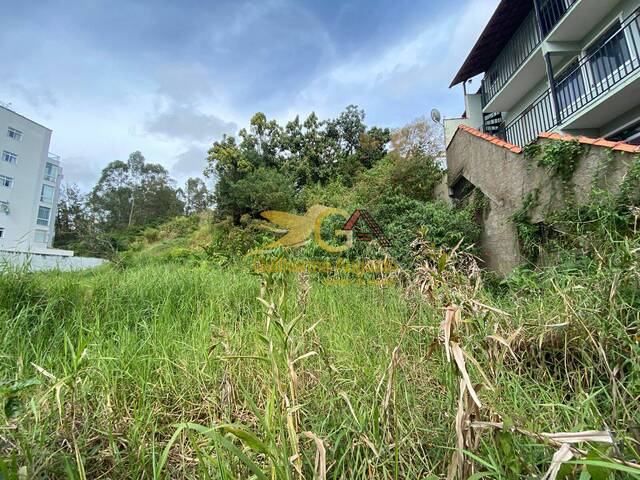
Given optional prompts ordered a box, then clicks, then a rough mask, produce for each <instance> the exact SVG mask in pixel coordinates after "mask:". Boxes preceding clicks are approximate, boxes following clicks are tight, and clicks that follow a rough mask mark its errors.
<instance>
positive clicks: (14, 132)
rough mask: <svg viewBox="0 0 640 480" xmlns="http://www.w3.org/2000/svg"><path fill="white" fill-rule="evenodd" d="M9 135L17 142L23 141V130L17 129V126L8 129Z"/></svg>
mask: <svg viewBox="0 0 640 480" xmlns="http://www.w3.org/2000/svg"><path fill="white" fill-rule="evenodd" d="M7 137H9V138H13V139H14V140H15V141H17V142H21V141H22V132H21V131H20V130H16V129H15V128H11V127H9V130H7Z"/></svg>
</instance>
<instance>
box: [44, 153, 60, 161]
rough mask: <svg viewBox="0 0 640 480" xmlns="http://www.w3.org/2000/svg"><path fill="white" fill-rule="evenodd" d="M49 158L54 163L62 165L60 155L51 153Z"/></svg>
mask: <svg viewBox="0 0 640 480" xmlns="http://www.w3.org/2000/svg"><path fill="white" fill-rule="evenodd" d="M47 158H48V159H49V160H50V161H52V162H57V163H60V155H56V154H55V153H51V152H49V154H48V156H47Z"/></svg>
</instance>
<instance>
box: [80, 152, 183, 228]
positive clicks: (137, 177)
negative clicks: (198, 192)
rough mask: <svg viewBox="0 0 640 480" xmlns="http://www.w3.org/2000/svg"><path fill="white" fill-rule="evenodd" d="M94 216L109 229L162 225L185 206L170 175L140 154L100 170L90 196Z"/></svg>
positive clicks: (137, 153)
mask: <svg viewBox="0 0 640 480" xmlns="http://www.w3.org/2000/svg"><path fill="white" fill-rule="evenodd" d="M89 201H90V206H91V207H92V208H93V209H94V213H95V215H96V217H97V218H98V219H99V221H100V223H102V224H103V225H104V226H105V228H106V229H108V230H122V229H125V228H129V227H132V226H144V225H148V224H150V223H154V222H162V221H165V220H168V219H169V218H171V217H174V216H176V215H179V214H180V213H182V211H183V208H184V204H183V203H182V201H181V200H180V199H179V197H178V190H177V189H176V188H175V187H174V181H173V180H172V179H171V178H170V177H169V172H167V170H166V169H165V168H164V167H163V166H162V165H159V164H155V163H146V161H145V158H144V157H143V156H142V154H141V153H140V152H134V153H132V154H131V155H129V159H128V160H127V161H126V162H122V161H120V160H116V161H114V162H111V163H109V165H107V166H106V167H105V168H104V169H103V170H102V175H101V176H100V180H98V183H97V184H96V186H95V187H94V188H93V191H92V192H91V194H90V197H89Z"/></svg>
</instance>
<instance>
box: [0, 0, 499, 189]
mask: <svg viewBox="0 0 640 480" xmlns="http://www.w3.org/2000/svg"><path fill="white" fill-rule="evenodd" d="M0 2H8V0H0ZM497 3H498V0H449V1H444V0H423V1H421V2H416V1H405V0H394V1H381V0H357V1H342V2H339V1H335V0H323V1H322V0H313V1H312V0H309V1H293V0H261V1H244V0H235V1H212V0H172V1H162V2H161V1H160V0H154V1H151V0H136V1H134V0H130V1H122V0H82V1H76V0H64V1H49V0H23V1H21V2H11V5H10V8H4V9H3V11H4V12H5V14H4V15H5V16H6V15H7V14H6V12H8V11H9V12H11V13H10V14H9V16H10V18H8V19H7V20H8V21H5V22H3V23H4V24H3V28H2V29H0V45H2V49H1V51H0V58H1V59H2V60H3V61H2V65H3V66H4V68H3V69H2V70H0V101H3V102H9V103H11V104H12V108H13V109H15V110H16V111H18V112H19V113H21V114H23V115H26V116H28V117H30V118H32V119H33V120H35V121H37V122H40V123H42V124H44V125H46V126H48V127H49V128H51V129H53V131H54V132H53V138H52V143H51V151H53V152H55V153H58V154H60V155H61V156H62V158H63V162H64V169H65V180H66V181H69V182H76V183H78V184H80V185H81V186H82V187H83V188H85V189H86V188H90V187H91V186H92V184H93V182H95V180H96V179H97V176H98V175H99V172H100V170H101V169H102V167H104V165H106V164H107V163H108V162H109V161H111V160H115V159H123V160H124V159H126V158H127V156H128V154H129V153H130V152H132V151H134V150H141V151H142V152H143V154H144V155H145V157H146V158H147V160H148V161H153V162H158V163H161V164H163V165H165V166H166V167H167V169H168V170H169V171H170V173H171V174H172V175H173V176H174V177H175V178H177V179H178V180H179V181H181V182H182V181H183V180H184V179H186V178H187V177H188V176H195V175H200V174H201V172H202V168H203V167H204V165H205V157H206V150H207V147H208V145H210V144H211V142H212V141H213V140H216V139H218V138H220V137H221V136H222V134H223V133H230V134H234V133H235V132H237V130H238V128H241V127H242V126H245V125H246V124H247V123H248V120H249V118H250V117H251V115H252V114H253V113H255V112H256V111H262V112H264V113H265V114H266V115H267V116H268V117H269V118H272V117H275V118H277V119H278V120H280V121H282V122H284V121H286V120H288V119H290V118H293V117H294V116H295V115H296V114H300V115H301V116H304V115H307V114H308V113H310V112H311V111H315V112H316V113H317V114H318V115H319V116H320V117H321V118H325V117H327V116H335V115H337V114H338V113H339V112H340V111H341V110H342V109H343V108H344V107H345V106H346V105H348V104H356V105H359V106H360V107H361V108H364V109H365V112H366V115H367V123H368V124H370V125H379V126H388V127H398V126H401V125H403V124H405V123H407V122H409V121H411V120H412V119H414V118H416V117H418V116H422V115H428V113H429V111H430V110H431V108H433V107H438V108H440V110H441V111H442V112H443V113H444V115H445V116H457V115H459V114H460V113H461V111H462V110H463V105H462V94H461V91H460V87H458V88H454V89H452V90H449V89H448V85H449V83H450V81H451V79H452V78H453V75H454V74H455V72H456V70H457V68H458V67H459V66H460V64H461V62H462V61H463V60H464V58H465V56H466V54H467V53H468V51H469V50H470V48H471V47H472V45H473V43H474V41H475V39H476V38H477V37H478V35H479V34H480V31H481V30H482V28H483V26H484V25H485V24H486V22H487V20H488V18H489V17H490V15H491V13H492V12H493V10H494V9H495V7H496V5H497ZM5 18H6V17H5Z"/></svg>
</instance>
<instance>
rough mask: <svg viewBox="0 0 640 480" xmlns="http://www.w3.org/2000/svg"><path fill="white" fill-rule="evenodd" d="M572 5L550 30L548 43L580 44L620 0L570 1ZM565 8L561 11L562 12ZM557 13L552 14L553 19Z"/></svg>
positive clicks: (558, 0)
mask: <svg viewBox="0 0 640 480" xmlns="http://www.w3.org/2000/svg"><path fill="white" fill-rule="evenodd" d="M563 1H566V0H551V1H550V2H549V3H556V4H557V3H561V2H563ZM569 3H570V5H569V6H568V7H567V8H565V10H564V13H562V15H561V16H560V17H559V18H558V21H556V22H555V23H554V24H553V26H552V27H551V28H549V29H548V30H547V31H548V35H547V38H546V40H547V41H548V42H580V41H582V39H583V37H584V33H585V32H589V31H591V30H592V29H593V28H595V27H596V25H598V23H599V22H600V21H601V20H602V19H603V18H605V17H606V16H607V14H609V13H610V12H611V11H612V10H613V8H614V7H615V6H616V5H617V4H618V3H620V0H577V1H576V0H570V2H569ZM562 8H563V6H562V5H561V6H560V7H559V10H556V9H552V12H553V11H562ZM541 15H542V23H543V29H545V28H546V27H545V19H544V18H545V16H544V13H541ZM554 16H557V13H555V14H554V13H551V18H553V17H554Z"/></svg>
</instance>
